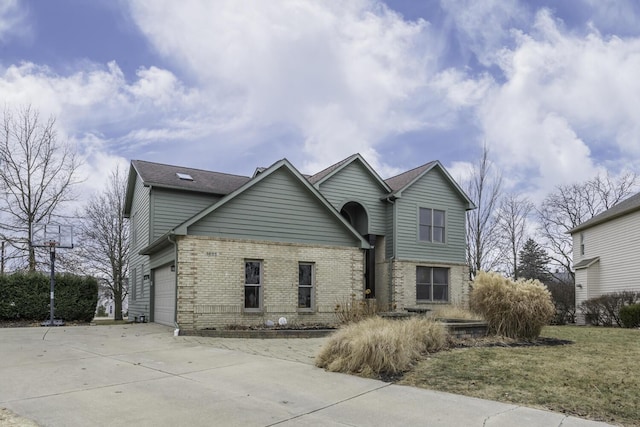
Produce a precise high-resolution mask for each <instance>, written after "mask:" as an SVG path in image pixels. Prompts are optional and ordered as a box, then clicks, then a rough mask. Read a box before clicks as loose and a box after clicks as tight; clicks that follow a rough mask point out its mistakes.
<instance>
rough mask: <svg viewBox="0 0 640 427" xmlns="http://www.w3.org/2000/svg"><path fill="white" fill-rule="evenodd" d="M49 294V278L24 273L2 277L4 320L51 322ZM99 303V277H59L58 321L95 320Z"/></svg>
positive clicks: (0, 312)
mask: <svg viewBox="0 0 640 427" xmlns="http://www.w3.org/2000/svg"><path fill="white" fill-rule="evenodd" d="M49 292H50V277H49V275H45V274H42V273H22V272H20V273H14V274H11V275H3V276H0V320H38V321H40V320H46V319H48V318H49V311H50V310H49V302H50V295H49ZM97 302H98V282H97V280H96V279H95V278H93V277H81V276H75V275H72V274H57V275H56V283H55V301H54V304H55V316H56V318H61V319H64V320H66V321H76V320H79V321H91V320H92V319H93V315H94V313H95V308H96V304H97Z"/></svg>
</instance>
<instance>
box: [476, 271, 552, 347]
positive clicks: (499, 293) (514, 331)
mask: <svg viewBox="0 0 640 427" xmlns="http://www.w3.org/2000/svg"><path fill="white" fill-rule="evenodd" d="M469 306H470V307H471V309H472V310H473V311H475V312H477V313H479V314H481V315H482V316H483V317H484V319H485V320H486V321H487V323H488V325H489V330H490V332H491V333H494V334H496V335H502V336H505V337H508V338H515V339H524V340H534V339H536V338H538V336H539V335H540V332H541V331H542V327H543V326H545V325H547V324H549V322H550V321H551V319H552V318H553V316H554V314H555V306H554V305H553V300H552V298H551V293H550V292H549V291H548V290H547V288H546V287H545V286H544V285H543V284H542V283H541V282H540V281H538V280H517V281H515V282H514V281H513V280H510V279H508V278H506V277H503V276H501V275H499V274H497V273H485V272H482V271H481V272H479V273H478V275H477V276H476V278H475V280H474V281H473V285H472V289H471V294H470V297H469Z"/></svg>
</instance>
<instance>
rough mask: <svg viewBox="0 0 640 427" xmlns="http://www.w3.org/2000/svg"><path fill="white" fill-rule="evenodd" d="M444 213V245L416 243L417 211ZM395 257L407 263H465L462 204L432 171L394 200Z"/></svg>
mask: <svg viewBox="0 0 640 427" xmlns="http://www.w3.org/2000/svg"><path fill="white" fill-rule="evenodd" d="M419 207H424V208H433V209H441V210H444V211H445V212H446V213H445V221H446V222H445V233H446V234H445V243H430V242H421V241H419V240H418V208H419ZM396 213H397V218H396V221H397V224H396V230H397V234H396V236H395V238H396V242H395V247H396V250H397V253H396V257H398V258H400V259H407V260H425V261H431V262H446V263H465V262H466V258H465V245H466V239H465V232H466V231H465V221H466V211H465V202H464V200H463V199H462V198H461V197H460V196H459V194H458V193H457V192H456V191H455V190H454V188H453V187H452V186H451V184H450V183H449V180H448V179H447V178H446V177H445V176H444V175H443V174H442V173H441V172H440V171H439V170H438V169H432V170H430V171H429V172H427V173H426V174H425V175H424V176H423V177H422V178H421V179H420V180H418V181H417V182H415V183H414V184H413V185H411V186H410V187H409V188H407V189H406V190H404V191H403V192H402V197H401V198H399V199H398V200H396Z"/></svg>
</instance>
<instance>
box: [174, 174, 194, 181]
mask: <svg viewBox="0 0 640 427" xmlns="http://www.w3.org/2000/svg"><path fill="white" fill-rule="evenodd" d="M176 176H177V177H178V178H180V179H181V180H183V181H193V177H192V176H191V175H189V174H188V173H180V172H176Z"/></svg>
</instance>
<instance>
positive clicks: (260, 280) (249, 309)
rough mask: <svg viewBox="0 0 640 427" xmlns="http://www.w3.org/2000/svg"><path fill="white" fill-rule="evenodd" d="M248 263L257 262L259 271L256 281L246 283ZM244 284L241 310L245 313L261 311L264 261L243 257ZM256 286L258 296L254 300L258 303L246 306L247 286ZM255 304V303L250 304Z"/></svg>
mask: <svg viewBox="0 0 640 427" xmlns="http://www.w3.org/2000/svg"><path fill="white" fill-rule="evenodd" d="M249 263H258V265H259V268H260V271H259V273H258V283H247V264H249ZM244 277H245V279H244V285H243V289H242V295H243V297H242V301H243V303H242V307H243V310H244V311H245V312H247V313H261V312H262V310H263V302H264V262H263V261H262V260H259V259H245V260H244ZM249 287H250V288H257V289H258V297H257V300H256V302H257V303H258V306H257V307H253V306H249V307H247V298H249V297H248V296H247V288H249ZM251 305H255V304H251Z"/></svg>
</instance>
